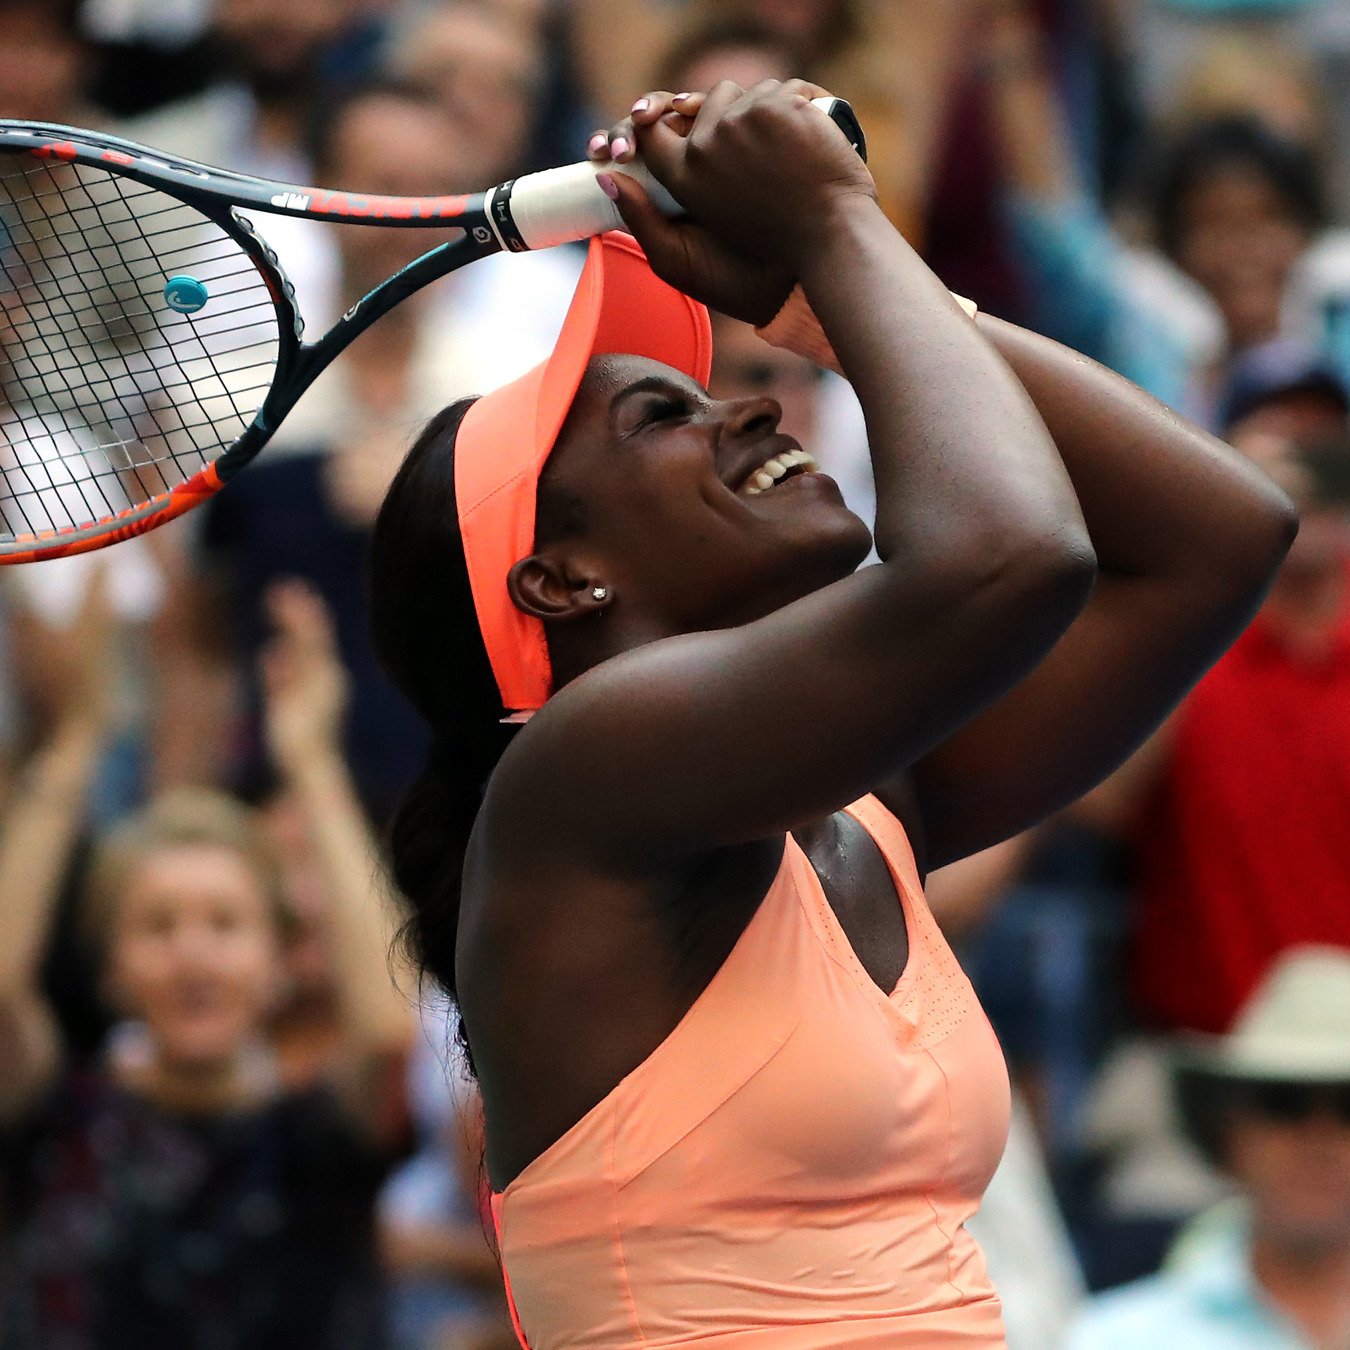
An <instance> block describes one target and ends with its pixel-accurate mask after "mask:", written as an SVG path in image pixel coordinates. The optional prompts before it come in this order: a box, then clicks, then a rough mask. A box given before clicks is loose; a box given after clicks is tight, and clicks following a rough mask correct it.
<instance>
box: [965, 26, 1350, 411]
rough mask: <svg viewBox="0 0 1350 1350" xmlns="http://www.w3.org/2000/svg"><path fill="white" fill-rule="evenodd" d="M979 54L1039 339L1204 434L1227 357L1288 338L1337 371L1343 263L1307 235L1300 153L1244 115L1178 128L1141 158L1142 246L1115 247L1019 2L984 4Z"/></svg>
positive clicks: (1314, 177) (1313, 211)
mask: <svg viewBox="0 0 1350 1350" xmlns="http://www.w3.org/2000/svg"><path fill="white" fill-rule="evenodd" d="M987 50H988V53H989V59H988V61H987V63H986V73H987V79H988V80H989V81H990V89H991V93H992V96H993V107H994V111H995V124H996V129H997V132H998V138H999V145H1000V154H1001V157H1002V162H1003V167H1004V175H1005V182H1006V188H1007V215H1008V221H1009V224H1010V227H1011V230H1012V234H1013V238H1014V240H1015V243H1016V246H1017V249H1018V253H1019V257H1020V259H1021V261H1022V263H1023V266H1024V267H1025V269H1026V272H1027V275H1028V279H1029V282H1030V283H1031V288H1032V291H1033V303H1034V305H1035V322H1036V325H1037V326H1038V327H1039V328H1041V329H1042V330H1043V331H1045V332H1046V333H1048V334H1049V335H1050V336H1053V337H1056V338H1058V339H1060V340H1061V341H1064V342H1067V343H1068V344H1069V345H1070V346H1073V347H1076V348H1078V349H1079V350H1081V351H1084V352H1086V353H1087V354H1088V355H1091V356H1094V357H1096V358H1097V359H1099V360H1101V361H1103V362H1105V363H1106V364H1107V365H1110V366H1111V367H1113V368H1114V369H1116V370H1119V371H1120V372H1121V373H1122V374H1125V375H1127V376H1128V377H1129V378H1131V379H1133V380H1134V381H1135V382H1136V383H1138V384H1141V385H1142V386H1143V387H1144V388H1146V389H1148V390H1149V391H1150V392H1151V393H1154V394H1156V395H1157V396H1158V397H1159V398H1161V399H1162V400H1163V401H1164V402H1165V403H1168V404H1170V405H1171V406H1172V407H1175V408H1177V409H1179V410H1180V411H1182V412H1185V413H1186V414H1187V415H1188V416H1190V417H1192V418H1194V419H1195V420H1197V421H1199V422H1201V423H1203V424H1205V425H1209V426H1211V427H1213V426H1216V425H1217V423H1216V417H1217V398H1218V394H1219V391H1220V390H1221V388H1222V385H1223V379H1224V371H1225V368H1226V364H1227V362H1228V360H1229V359H1231V357H1232V356H1233V355H1235V354H1236V353H1239V352H1241V351H1243V350H1245V349H1246V348H1248V347H1251V346H1253V345H1256V344H1259V343H1262V342H1265V341H1269V340H1270V339H1272V338H1274V337H1276V336H1281V335H1285V336H1297V337H1300V338H1301V339H1302V340H1304V341H1308V342H1313V343H1316V344H1318V345H1322V346H1325V347H1326V349H1327V350H1328V352H1329V353H1330V354H1331V355H1332V357H1333V359H1335V360H1336V361H1337V363H1338V365H1342V366H1343V367H1344V370H1345V371H1346V372H1350V323H1348V322H1347V318H1346V315H1347V312H1348V311H1350V306H1347V305H1346V303H1345V297H1346V296H1347V294H1350V262H1347V256H1348V255H1347V247H1346V244H1345V240H1344V236H1343V235H1341V234H1340V233H1338V232H1331V233H1329V234H1327V233H1323V232H1322V227H1323V225H1324V223H1325V215H1326V212H1325V203H1324V191H1323V184H1322V180H1321V175H1320V172H1319V168H1318V164H1317V161H1316V158H1315V156H1314V155H1313V153H1312V152H1311V151H1310V150H1309V149H1307V148H1306V147H1305V146H1304V145H1302V144H1300V143H1297V142H1292V141H1289V140H1286V139H1285V138H1284V137H1283V136H1281V135H1280V134H1278V133H1277V132H1275V131H1273V130H1271V129H1270V128H1269V127H1268V126H1267V125H1266V124H1265V123H1263V122H1262V121H1260V120H1259V119H1258V118H1257V117H1256V116H1251V115H1247V116H1236V117H1232V116H1230V117H1226V118H1221V119H1218V120H1213V121H1209V122H1203V123H1198V124H1192V125H1190V126H1186V127H1183V128H1181V129H1180V131H1178V132H1177V133H1176V134H1175V135H1174V136H1173V138H1172V140H1171V141H1170V143H1169V144H1167V145H1164V146H1162V147H1160V149H1159V152H1158V154H1157V155H1156V156H1155V159H1154V170H1155V172H1154V173H1153V174H1152V179H1153V183H1154V191H1153V201H1152V209H1153V220H1152V232H1153V242H1154V243H1155V244H1156V245H1157V247H1156V248H1152V247H1149V248H1144V247H1135V246H1127V245H1126V244H1125V243H1124V242H1123V241H1122V240H1121V239H1120V238H1119V237H1118V236H1117V235H1116V234H1115V233H1114V232H1113V231H1112V230H1111V229H1110V227H1109V226H1108V225H1107V224H1106V221H1105V219H1104V217H1103V215H1102V213H1101V210H1100V208H1099V207H1098V206H1097V204H1096V203H1095V201H1094V200H1093V199H1092V198H1091V196H1090V195H1089V193H1088V192H1087V190H1086V188H1085V186H1084V185H1083V183H1082V182H1081V181H1080V179H1079V176H1078V174H1077V171H1076V168H1075V165H1074V160H1073V156H1072V153H1071V151H1070V147H1069V143H1068V138H1067V134H1066V132H1065V128H1064V126H1063V119H1062V117H1061V116H1060V114H1059V110H1058V107H1057V103H1056V99H1055V94H1054V90H1053V85H1052V82H1051V78H1050V74H1049V70H1048V67H1047V65H1046V63H1045V60H1044V53H1043V52H1042V50H1041V47H1040V44H1039V39H1038V37H1037V35H1036V30H1035V26H1034V23H1033V22H1032V19H1031V16H1030V13H1029V6H1028V4H1027V3H1025V0H995V3H994V6H993V9H992V11H991V21H990V25H989V28H988V38H987ZM1342 353H1344V355H1342Z"/></svg>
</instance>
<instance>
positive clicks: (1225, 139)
mask: <svg viewBox="0 0 1350 1350" xmlns="http://www.w3.org/2000/svg"><path fill="white" fill-rule="evenodd" d="M1231 168H1242V169H1248V170H1251V171H1253V172H1255V173H1258V174H1259V175H1260V176H1261V177H1262V178H1264V179H1265V180H1266V181H1267V182H1268V183H1269V184H1270V186H1271V187H1273V188H1274V189H1275V191H1276V192H1278V193H1279V194H1280V196H1281V197H1283V198H1284V200H1285V201H1286V202H1287V203H1288V206H1289V210H1290V213H1291V214H1292V215H1293V216H1294V218H1295V219H1296V220H1297V221H1298V222H1299V224H1300V225H1302V226H1303V227H1304V228H1305V229H1307V230H1309V231H1312V230H1316V229H1318V228H1319V227H1320V226H1321V225H1322V224H1323V223H1324V222H1325V220H1326V216H1327V210H1326V201H1325V193H1324V190H1323V184H1322V174H1321V171H1320V170H1319V168H1318V164H1317V160H1316V157H1315V156H1314V155H1313V153H1312V151H1311V150H1309V149H1308V147H1307V146H1305V145H1301V144H1299V143H1298V142H1297V141H1291V140H1287V139H1286V138H1285V137H1283V136H1280V135H1277V134H1276V133H1275V132H1273V131H1271V130H1270V128H1269V127H1267V126H1265V125H1264V124H1263V123H1262V122H1259V121H1257V120H1256V119H1255V118H1253V117H1221V118H1216V119H1215V120H1213V121H1208V122H1201V123H1199V124H1198V125H1196V126H1193V127H1190V128H1188V129H1187V130H1186V131H1184V132H1182V134H1181V135H1180V136H1179V137H1178V138H1177V139H1176V140H1174V141H1173V142H1172V144H1171V145H1170V146H1169V147H1168V148H1167V149H1166V150H1165V151H1164V152H1163V155H1162V157H1161V160H1160V163H1159V168H1158V172H1157V176H1156V178H1155V187H1154V193H1153V197H1154V207H1155V216H1156V222H1157V231H1158V243H1159V244H1160V245H1161V247H1162V249H1163V251H1164V252H1166V253H1168V254H1170V255H1171V256H1173V257H1175V256H1176V254H1177V251H1178V249H1179V248H1180V245H1181V234H1182V214H1183V210H1184V208H1185V203H1186V199H1187V198H1188V197H1189V196H1190V194H1191V193H1192V192H1193V191H1194V190H1195V189H1196V187H1198V186H1199V185H1200V184H1201V183H1202V182H1204V180H1205V179H1206V178H1209V177H1211V176H1212V175H1214V174H1217V173H1221V172H1222V171H1224V170H1225V169H1231Z"/></svg>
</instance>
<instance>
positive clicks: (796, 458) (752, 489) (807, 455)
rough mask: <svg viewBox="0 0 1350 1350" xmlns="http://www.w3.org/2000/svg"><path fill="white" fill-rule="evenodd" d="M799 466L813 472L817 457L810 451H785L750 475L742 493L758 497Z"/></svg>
mask: <svg viewBox="0 0 1350 1350" xmlns="http://www.w3.org/2000/svg"><path fill="white" fill-rule="evenodd" d="M798 465H803V466H805V467H806V468H807V469H808V470H813V469H815V467H816V457H815V456H814V455H813V454H811V452H810V451H809V450H785V451H784V452H783V453H782V454H781V455H775V456H774V457H773V458H772V459H768V460H765V461H764V463H763V464H761V465H760V466H759V468H758V469H756V470H755V471H754V473H752V474H751V475H750V478H749V479H748V481H747V482H746V485H745V486H744V487H743V488H742V489H741V491H742V493H743V494H744V495H745V496H747V497H758V496H759V494H760V493H761V492H765V491H767V490H768V489H769V488H771V487H772V486H773V485H774V483H776V482H777V481H778V480H779V479H780V478H782V477H784V476H785V475H786V474H787V472H788V470H789V469H795V468H796V467H797V466H798Z"/></svg>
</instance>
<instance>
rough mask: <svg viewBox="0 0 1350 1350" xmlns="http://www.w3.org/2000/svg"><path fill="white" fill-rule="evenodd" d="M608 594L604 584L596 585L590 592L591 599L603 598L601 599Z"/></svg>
mask: <svg viewBox="0 0 1350 1350" xmlns="http://www.w3.org/2000/svg"><path fill="white" fill-rule="evenodd" d="M608 594H609V590H608V588H607V587H605V586H597V587H596V588H595V589H594V590H593V591H592V592H591V599H592V600H603V599H604V598H605V596H607V595H608Z"/></svg>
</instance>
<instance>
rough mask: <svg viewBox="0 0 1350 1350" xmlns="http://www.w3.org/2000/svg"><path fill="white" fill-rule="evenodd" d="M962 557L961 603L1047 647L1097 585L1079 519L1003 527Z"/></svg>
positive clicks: (1087, 540) (958, 586)
mask: <svg viewBox="0 0 1350 1350" xmlns="http://www.w3.org/2000/svg"><path fill="white" fill-rule="evenodd" d="M965 557H966V560H967V565H966V566H965V567H963V568H961V569H960V571H961V575H960V576H959V577H958V578H953V580H954V581H955V583H956V584H955V587H954V589H955V590H957V591H959V592H960V593H961V600H964V602H966V603H969V604H972V605H974V606H976V607H977V608H978V609H979V610H981V611H983V612H984V613H985V614H986V615H988V616H989V618H991V619H994V618H995V616H996V615H998V616H1000V619H996V620H995V622H1000V621H1001V619H1003V618H1011V619H1014V620H1015V622H1016V626H1017V628H1018V629H1019V630H1021V631H1023V632H1024V633H1027V634H1028V635H1030V634H1031V633H1032V632H1033V631H1034V632H1039V633H1042V634H1043V635H1044V637H1045V638H1046V639H1047V640H1049V641H1051V642H1053V641H1054V640H1056V639H1057V638H1058V637H1059V635H1060V634H1061V633H1063V631H1064V630H1065V629H1066V628H1068V626H1069V625H1070V624H1071V623H1072V622H1073V621H1074V619H1076V618H1077V617H1078V615H1079V614H1081V613H1082V611H1083V609H1084V607H1085V606H1086V605H1087V603H1088V601H1089V600H1090V599H1091V596H1092V591H1093V588H1094V586H1095V585H1096V582H1097V554H1096V551H1095V550H1094V548H1093V546H1092V540H1091V539H1090V538H1089V537H1088V532H1087V528H1086V526H1085V525H1084V524H1083V522H1082V521H1081V519H1079V520H1074V519H1070V520H1067V521H1066V520H1064V519H1059V520H1047V521H1024V522H1021V523H1019V524H1016V525H1013V526H1010V527H1005V528H1003V529H1001V530H999V531H998V532H997V534H996V535H995V536H994V537H988V536H986V537H985V538H984V539H982V540H980V541H979V542H978V544H976V545H975V546H974V547H973V548H971V549H970V550H969V551H968V552H967V553H966V555H965ZM952 598H953V599H955V598H956V597H955V596H952ZM958 603H960V601H958Z"/></svg>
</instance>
